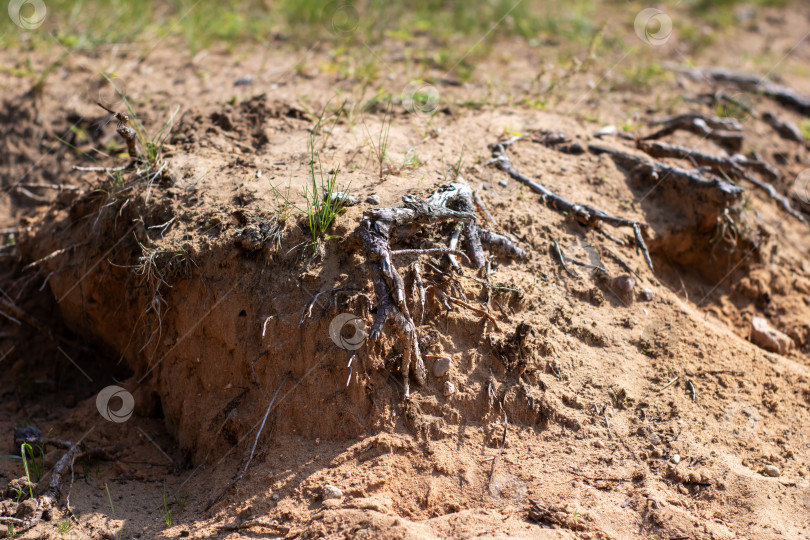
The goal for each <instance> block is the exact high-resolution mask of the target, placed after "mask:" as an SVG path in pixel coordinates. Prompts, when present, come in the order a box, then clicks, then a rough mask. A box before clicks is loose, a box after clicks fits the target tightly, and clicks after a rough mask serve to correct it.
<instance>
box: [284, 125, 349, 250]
mask: <svg viewBox="0 0 810 540" xmlns="http://www.w3.org/2000/svg"><path fill="white" fill-rule="evenodd" d="M313 132H314V130H313ZM309 153H310V160H309V164H310V179H311V184H310V186H309V187H307V188H306V189H305V190H304V199H305V200H306V208H301V207H299V206H298V205H296V204H295V203H293V202H292V201H290V199H289V198H288V197H287V196H286V195H284V194H283V193H281V191H279V189H278V188H277V187H276V186H273V185H271V186H270V187H271V188H272V189H273V192H274V193H275V194H276V195H277V196H278V197H281V198H282V199H283V200H284V202H285V204H286V205H287V207H291V208H295V209H296V210H298V211H299V212H301V213H302V214H304V215H306V216H307V225H308V227H309V231H310V234H311V235H312V241H311V242H310V244H309V245H310V246H311V247H312V250H313V254H312V259H314V258H315V257H317V256H318V254H319V253H320V252H321V248H322V247H323V242H324V241H328V240H331V239H333V238H337V237H336V236H330V235H327V234H326V232H327V230H328V229H329V226H330V225H332V222H333V221H334V220H335V218H336V217H337V216H338V214H340V213H341V212H342V211H343V209H344V208H345V206H346V201H347V200H348V197H349V186H348V185H347V186H346V187H344V188H343V189H338V186H337V175H338V172H339V170H340V167H339V166H338V167H335V168H334V169H333V170H331V171H329V172H328V173H325V172H324V170H323V165H322V163H321V158H320V155H319V154H318V153H317V152H316V151H315V136H314V135H313V134H311V135H310V138H309ZM285 210H286V209H285Z"/></svg>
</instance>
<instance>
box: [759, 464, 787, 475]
mask: <svg viewBox="0 0 810 540" xmlns="http://www.w3.org/2000/svg"><path fill="white" fill-rule="evenodd" d="M762 474H763V475H765V476H771V477H773V478H777V477H779V476H781V475H782V473H781V471H780V470H779V467H777V466H776V465H765V468H764V469H762Z"/></svg>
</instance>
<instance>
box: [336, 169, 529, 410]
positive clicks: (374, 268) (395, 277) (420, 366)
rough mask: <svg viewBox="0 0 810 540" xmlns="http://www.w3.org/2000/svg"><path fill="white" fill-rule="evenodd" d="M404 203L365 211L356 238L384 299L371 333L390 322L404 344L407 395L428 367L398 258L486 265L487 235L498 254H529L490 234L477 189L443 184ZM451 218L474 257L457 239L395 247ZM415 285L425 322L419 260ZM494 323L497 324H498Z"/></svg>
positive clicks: (379, 331) (421, 380)
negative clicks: (480, 219) (442, 244)
mask: <svg viewBox="0 0 810 540" xmlns="http://www.w3.org/2000/svg"><path fill="white" fill-rule="evenodd" d="M402 201H403V204H402V205H400V206H396V207H391V208H373V209H369V210H366V211H365V212H364V213H363V219H362V220H361V222H360V225H358V227H357V228H356V229H355V231H354V232H353V233H352V237H353V238H354V239H356V240H357V241H358V243H359V245H360V250H361V251H362V252H363V253H364V255H365V256H366V258H367V262H368V268H369V273H370V274H371V281H372V282H373V283H374V292H375V295H376V296H377V301H378V302H379V305H378V307H377V316H376V318H375V320H374V324H373V325H372V327H371V333H370V335H369V337H370V339H371V340H372V341H377V340H378V339H379V338H380V336H381V335H382V331H383V326H384V325H385V323H386V322H389V321H390V322H391V324H392V326H393V329H394V333H395V335H396V337H397V339H398V340H399V342H400V343H401V344H402V347H403V355H402V365H401V371H402V378H403V382H404V388H405V396H406V397H408V396H409V395H410V385H409V377H410V372H411V368H413V374H414V376H415V378H416V381H417V382H418V383H419V384H424V383H425V377H426V371H425V365H424V361H423V359H422V354H421V352H420V346H419V339H418V337H417V331H416V328H417V325H416V324H415V323H414V320H413V317H412V316H411V313H410V310H409V309H408V305H407V302H406V299H407V294H406V292H405V282H404V280H403V279H402V276H401V275H400V273H399V271H398V270H397V268H396V266H395V265H394V261H393V258H394V257H395V256H404V255H411V256H413V255H423V254H424V255H440V254H447V255H448V256H449V257H451V261H454V262H455V265H456V266H458V262H457V260H456V259H455V257H456V256H461V257H463V258H464V259H466V260H467V261H468V262H472V263H473V264H474V265H475V266H476V267H477V268H484V267H485V266H486V262H487V257H486V255H485V254H484V251H483V248H482V246H481V240H482V236H483V238H484V239H485V242H487V243H488V244H489V245H495V246H499V248H498V250H499V253H502V254H506V255H510V256H512V257H518V258H520V257H525V256H526V253H525V252H524V251H523V250H521V249H520V248H518V247H517V246H515V245H513V244H512V243H511V240H509V239H508V238H507V237H505V236H503V235H497V234H495V233H491V232H489V231H487V230H486V229H482V228H480V227H479V226H478V225H477V224H476V222H475V220H476V215H475V205H474V202H473V193H472V190H471V189H470V186H469V185H467V184H466V183H461V182H456V183H453V184H448V185H443V186H440V187H439V188H438V189H437V190H436V191H434V192H433V193H432V194H431V195H430V196H429V197H428V198H427V199H421V198H419V197H416V196H414V195H405V196H404V197H403V198H402ZM446 221H455V222H458V224H459V225H460V227H459V228H457V229H456V233H454V237H455V238H456V239H457V240H460V239H461V232H462V229H463V232H464V235H463V243H464V247H465V248H466V253H467V254H469V257H467V255H466V254H465V253H464V252H461V251H458V250H456V249H455V248H456V246H455V245H454V244H453V243H451V245H450V247H449V248H448V249H443V248H428V249H401V250H394V249H392V245H393V244H395V243H396V242H397V240H399V239H403V238H406V237H408V236H409V235H411V234H412V233H414V232H416V230H417V229H419V228H422V227H424V226H427V225H431V224H436V223H440V222H446ZM458 268H459V269H460V267H458ZM414 287H415V288H416V291H417V296H418V299H419V304H420V316H419V321H420V324H421V321H422V320H423V317H424V312H425V297H426V292H425V291H426V287H425V285H424V283H423V279H422V275H421V268H420V267H419V265H418V263H417V264H415V265H414ZM443 296H444V295H442V297H443ZM453 300H455V299H453ZM445 303H446V301H445ZM456 303H457V302H456ZM465 307H466V306H465ZM470 307H472V306H470ZM414 309H415V308H414ZM473 309H476V308H473ZM487 315H488V314H487ZM493 321H494V320H493ZM495 326H496V328H497V324H496V325H495Z"/></svg>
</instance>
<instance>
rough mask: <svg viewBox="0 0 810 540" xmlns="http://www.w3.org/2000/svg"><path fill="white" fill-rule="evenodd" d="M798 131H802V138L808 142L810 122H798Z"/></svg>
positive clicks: (809, 140)
mask: <svg viewBox="0 0 810 540" xmlns="http://www.w3.org/2000/svg"><path fill="white" fill-rule="evenodd" d="M799 129H800V130H802V135H804V138H805V139H807V141H808V142H810V120H804V121H803V122H799Z"/></svg>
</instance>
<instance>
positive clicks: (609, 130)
mask: <svg viewBox="0 0 810 540" xmlns="http://www.w3.org/2000/svg"><path fill="white" fill-rule="evenodd" d="M594 135H595V136H597V137H606V136H609V135H616V126H605V127H603V128H602V129H600V130H599V131H597V132H596V133H594Z"/></svg>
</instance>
